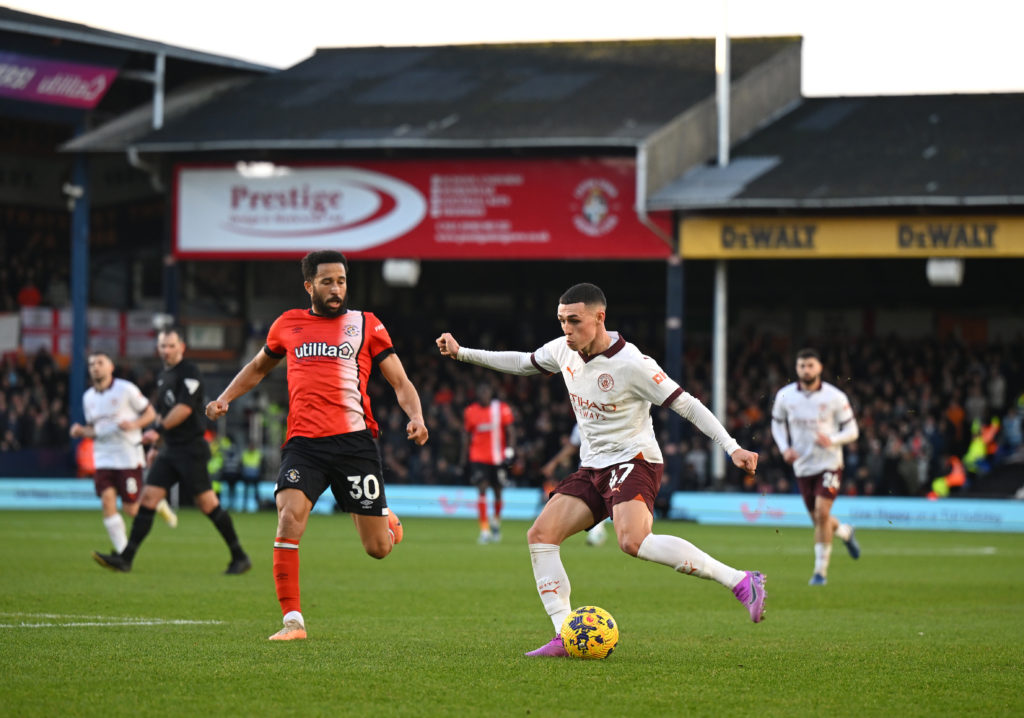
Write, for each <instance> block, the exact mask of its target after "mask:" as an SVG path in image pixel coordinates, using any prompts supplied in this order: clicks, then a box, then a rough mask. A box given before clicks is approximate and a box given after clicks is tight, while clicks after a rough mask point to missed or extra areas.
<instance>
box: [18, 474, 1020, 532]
mask: <svg viewBox="0 0 1024 718" xmlns="http://www.w3.org/2000/svg"><path fill="white" fill-rule="evenodd" d="M258 495H259V501H260V504H261V505H263V506H273V503H274V483H273V482H271V481H262V482H260V484H259V487H258ZM502 496H504V500H505V508H504V509H503V511H502V516H503V518H505V519H509V520H521V521H532V520H533V519H534V518H536V516H537V515H538V514H539V513H540V510H541V508H542V507H543V506H544V502H543V496H542V494H541V491H540V489H536V488H510V489H506V490H505V493H503V494H502ZM98 503H99V500H98V499H97V498H96V493H95V491H94V490H93V484H92V482H91V481H82V480H81V479H34V478H0V509H18V510H27V509H42V510H56V509H82V510H86V509H92V508H95V507H96V506H97V505H98ZM388 505H389V506H390V507H391V508H392V509H394V511H395V513H397V514H398V515H400V516H403V517H410V518H411V517H414V516H415V517H430V518H452V519H464V520H466V521H473V520H475V519H476V518H477V492H476V489H474V488H472V487H470V486H423V485H415V484H390V485H388ZM836 506H837V507H838V510H837V511H836V512H835V515H836V516H837V517H838V518H839V519H841V520H843V521H849V522H850V523H853V524H855V525H856V526H857V527H858V528H864V529H869V528H870V529H901V530H918V531H992V532H1001V533H1002V532H1006V533H1024V503H1022V502H1020V501H1011V500H1006V499H962V498H956V499H941V500H939V501H929V500H928V499H924V498H916V497H885V498H883V497H873V496H843V497H842V501H841V502H839V503H837V504H836ZM255 508H256V506H255V504H254V503H251V504H250V506H249V509H250V510H252V509H255ZM335 511H336V503H335V501H334V497H333V496H332V495H331V494H330V492H327V493H325V494H324V495H323V496H321V497H320V500H319V501H317V503H316V506H314V507H313V512H314V513H318V514H333V513H335ZM669 518H670V519H677V520H682V521H694V522H696V523H700V524H709V525H720V526H760V527H768V526H773V527H790V528H801V529H804V528H810V527H811V519H810V517H809V516H808V515H807V509H805V508H804V504H803V500H802V499H801V498H800V497H799V496H798V495H795V494H767V495H762V494H754V493H731V492H722V493H719V492H687V491H677V492H675V493H674V494H672V504H671V507H670V509H669Z"/></svg>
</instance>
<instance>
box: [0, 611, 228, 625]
mask: <svg viewBox="0 0 1024 718" xmlns="http://www.w3.org/2000/svg"><path fill="white" fill-rule="evenodd" d="M0 617H5V618H19V617H20V618H28V619H73V620H63V621H56V622H53V621H43V622H30V621H18V622H17V623H0V628H78V627H89V626H209V625H217V624H221V623H224V622H223V621H213V620H211V621H195V620H189V619H183V618H135V617H131V616H81V615H75V614H62V613H21V612H4V611H0ZM83 619H84V620H83Z"/></svg>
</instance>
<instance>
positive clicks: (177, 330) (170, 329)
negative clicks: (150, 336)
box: [156, 324, 185, 344]
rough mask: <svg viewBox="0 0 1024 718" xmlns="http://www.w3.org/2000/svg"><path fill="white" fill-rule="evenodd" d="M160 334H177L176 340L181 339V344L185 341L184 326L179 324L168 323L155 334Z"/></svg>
mask: <svg viewBox="0 0 1024 718" xmlns="http://www.w3.org/2000/svg"><path fill="white" fill-rule="evenodd" d="M161 334H177V335H178V340H179V341H181V343H182V344H184V343H185V327H183V326H181V325H180V324H168V325H167V326H166V327H164V328H163V329H161V330H160V331H158V332H157V333H156V335H157V336H160V335H161Z"/></svg>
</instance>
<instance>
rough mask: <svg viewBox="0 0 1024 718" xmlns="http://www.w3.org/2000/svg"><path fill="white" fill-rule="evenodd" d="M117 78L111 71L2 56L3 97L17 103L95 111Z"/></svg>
mask: <svg viewBox="0 0 1024 718" xmlns="http://www.w3.org/2000/svg"><path fill="white" fill-rule="evenodd" d="M116 77H117V70H116V69H114V68H112V67H101V66H98V65H86V64H83V63H80V62H68V61H66V60H50V59H46V58H42V57H33V56H31V55H21V54H18V53H14V52H0V96H2V97H9V98H11V99H14V100H24V101H27V102H42V103H46V104H49V105H64V106H66V107H80V108H83V109H92V108H93V107H95V106H96V105H97V104H99V101H100V100H102V99H103V96H104V95H105V94H107V90H109V89H110V86H111V85H112V84H114V78H116Z"/></svg>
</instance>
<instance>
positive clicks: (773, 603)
mask: <svg viewBox="0 0 1024 718" xmlns="http://www.w3.org/2000/svg"><path fill="white" fill-rule="evenodd" d="M235 521H236V526H237V527H238V530H239V534H240V535H241V537H242V539H243V543H244V544H245V545H246V547H247V549H248V550H249V552H250V554H251V555H252V558H253V563H254V569H253V571H251V572H250V573H248V574H245V575H244V576H239V577H228V576H222V575H220V574H221V572H222V571H223V570H224V568H225V567H226V565H227V562H228V554H227V550H226V548H225V547H224V546H223V544H222V543H221V541H220V538H219V537H218V536H217V535H216V532H215V530H214V528H213V527H212V526H211V525H210V523H209V521H207V520H206V519H205V518H203V517H202V516H200V515H199V514H198V513H196V512H195V511H194V510H186V511H183V512H182V517H181V523H180V525H179V527H178V528H177V529H175V530H173V531H172V530H171V529H169V528H167V527H166V526H165V525H164V524H163V523H162V522H160V521H159V520H157V522H156V524H155V526H154V529H153V532H152V533H151V534H150V536H149V538H148V540H147V541H146V543H145V545H144V546H143V547H142V550H141V551H140V553H139V555H138V557H137V558H136V561H135V567H134V570H133V572H132V573H131V574H127V575H121V574H115V573H112V572H110V571H105V570H103V569H101V568H100V567H98V566H97V565H96V564H95V563H93V561H92V560H91V559H90V558H89V552H90V550H91V549H102V550H105V549H106V548H107V539H106V533H105V531H104V530H103V526H102V524H101V522H100V514H99V511H98V510H97V511H95V512H0V545H2V546H3V549H2V552H3V554H2V556H0V676H2V678H0V715H3V716H53V715H60V716H128V715H131V716H140V715H171V714H173V715H201V716H221V715H232V716H274V717H275V718H280V717H284V716H318V715H324V716H338V715H351V716H363V715H366V716H369V715H376V716H388V717H391V716H433V715H445V716H467V715H474V716H477V715H484V716H492V715H495V716H586V717H587V718H590V717H591V716H594V715H612V716H683V715H686V716H740V715H748V716H758V717H759V718H760V717H762V716H804V715H806V716H812V715H813V716H827V717H828V718H833V717H835V716H857V717H858V718H866V717H869V716H899V717H900V718H909V717H910V716H946V715H957V716H961V715H976V716H1003V715H1005V716H1011V715H1012V716H1017V715H1022V714H1024V689H1022V687H1021V676H1022V670H1024V648H1022V646H1024V571H1022V570H1021V569H1022V566H1024V561H1022V559H1024V537H1022V536H1020V535H1012V534H974V533H934V532H927V533H926V532H920V533H916V532H915V533H912V532H900V531H865V530H862V531H858V538H859V539H860V542H861V546H862V548H863V550H864V555H863V557H862V558H861V560H860V561H856V562H855V561H851V560H850V559H849V557H848V556H847V555H846V552H845V551H844V550H843V548H842V545H841V544H839V543H838V542H837V543H836V548H835V551H834V552H833V558H832V570H831V572H830V573H831V575H830V583H829V585H828V586H825V587H823V588H811V587H808V586H807V579H808V577H809V575H810V572H811V567H812V557H811V532H810V529H806V530H792V529H789V530H785V531H777V530H775V529H770V528H745V527H744V528H732V527H726V528H722V527H706V526H697V525H693V524H688V523H674V522H659V523H658V524H657V525H656V529H655V530H656V531H660V532H665V533H674V534H676V535H680V536H684V537H685V538H687V539H689V540H691V541H693V542H694V543H695V544H697V545H698V546H700V547H701V548H703V549H704V550H706V551H707V552H708V553H710V554H712V555H713V556H715V557H717V558H719V559H720V560H722V561H724V562H726V563H730V564H732V565H735V566H736V567H738V568H758V569H760V570H762V571H764V572H766V573H767V574H768V576H769V582H768V607H769V610H768V614H767V618H766V620H765V622H763V623H761V624H760V625H754V624H752V623H750V622H749V620H748V619H747V616H746V612H745V611H744V610H743V608H742V607H741V606H739V605H738V604H737V603H736V601H735V600H734V599H733V598H732V596H731V595H730V593H729V592H728V591H727V590H726V589H724V588H722V587H720V586H718V585H717V584H715V583H712V582H709V581H702V580H700V579H696V578H691V577H686V576H682V575H679V574H677V573H674V572H673V571H671V570H670V569H668V568H666V567H663V566H659V565H655V564H650V563H645V562H642V561H637V560H635V559H632V558H629V557H627V556H625V555H623V554H621V553H620V552H619V551H618V549H617V547H616V546H615V545H614V540H610V541H609V543H607V544H605V545H604V546H602V547H598V548H594V547H588V546H585V545H584V543H583V538H582V537H574V538H572V539H570V541H568V542H567V543H566V545H565V546H564V547H563V550H562V556H563V560H564V563H565V565H566V568H567V570H568V572H569V576H570V578H571V579H572V584H573V605H581V604H584V603H589V604H596V605H599V606H602V607H604V608H606V609H608V610H609V611H610V612H611V613H612V614H613V615H614V616H615V618H616V619H617V620H618V621H619V624H620V628H621V640H620V643H619V646H618V648H617V649H616V651H615V653H614V655H613V656H612V657H611V658H609V659H608V660H605V661H573V660H565V659H559V660H550V659H549V660H530V659H526V658H523V657H522V653H523V652H524V651H527V650H530V649H533V648H536V647H537V646H539V645H540V644H541V643H543V642H545V641H546V640H548V639H549V638H550V635H551V626H550V624H549V622H548V619H547V617H546V616H545V615H544V612H543V609H542V608H541V605H540V601H539V599H538V598H537V595H536V589H535V588H534V582H533V574H532V571H531V569H530V561H529V557H528V554H527V551H526V545H525V531H526V524H525V523H522V522H506V525H505V538H504V541H503V542H502V543H501V544H498V545H489V546H478V545H477V544H476V535H477V528H476V525H475V522H467V521H454V520H450V521H444V520H428V519H415V518H408V519H406V520H405V521H404V524H405V536H406V540H405V541H404V542H403V543H402V544H401V545H400V546H399V547H398V548H397V549H396V551H395V552H394V553H393V554H392V555H391V556H390V557H388V558H387V559H386V560H384V561H375V560H373V559H370V558H369V557H367V556H366V555H365V554H364V553H363V552H362V549H361V547H360V546H359V543H358V540H357V538H356V535H355V530H354V528H353V526H352V522H351V520H350V519H349V518H348V517H346V516H343V515H339V516H313V517H312V518H311V520H310V525H309V528H308V530H307V533H306V536H305V538H304V539H303V543H302V550H301V551H302V554H301V555H302V595H303V613H304V615H305V617H306V622H307V626H308V629H309V632H310V638H309V639H308V640H307V641H296V642H290V643H276V642H275V643H271V642H269V641H267V640H266V638H267V636H268V635H270V634H271V633H273V632H274V631H275V630H277V628H278V627H279V625H280V610H279V608H278V604H277V599H276V597H275V595H274V586H273V581H272V579H271V567H270V563H271V542H272V540H273V535H274V526H275V519H274V517H273V515H271V514H258V515H235ZM124 617H133V618H139V619H160V620H161V621H164V622H166V621H170V620H188V621H203V622H209V623H196V624H171V623H161V625H150V626H143V625H111V624H112V623H116V621H115V620H114V619H115V618H124ZM214 621H216V622H217V623H213V622H214ZM60 623H83V624H101V625H80V626H55V625H47V626H42V627H30V625H27V624H60Z"/></svg>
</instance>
